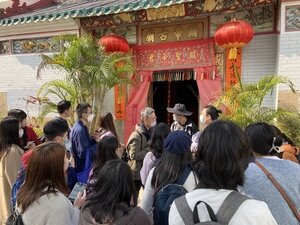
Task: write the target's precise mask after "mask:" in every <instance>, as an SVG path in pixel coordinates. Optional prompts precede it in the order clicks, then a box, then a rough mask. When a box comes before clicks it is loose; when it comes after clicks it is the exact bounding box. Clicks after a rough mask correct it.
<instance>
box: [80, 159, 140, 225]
mask: <svg viewBox="0 0 300 225" xmlns="http://www.w3.org/2000/svg"><path fill="white" fill-rule="evenodd" d="M94 191H95V193H94V194H93V195H92V196H91V197H90V198H88V200H87V202H86V204H85V206H84V207H83V209H82V211H84V210H86V209H89V210H90V212H91V215H92V217H93V218H94V219H95V220H96V222H97V223H99V224H111V223H113V222H114V221H115V219H116V215H115V212H116V210H118V209H121V210H122V209H125V210H128V208H129V207H130V200H131V196H132V195H133V194H134V193H135V187H134V183H133V178H132V172H131V169H130V167H129V166H128V165H127V164H126V163H125V162H124V161H123V160H120V159H116V160H111V161H109V162H107V163H106V164H105V165H104V166H103V168H102V169H101V170H100V172H99V173H98V176H97V181H96V183H95V186H94Z"/></svg>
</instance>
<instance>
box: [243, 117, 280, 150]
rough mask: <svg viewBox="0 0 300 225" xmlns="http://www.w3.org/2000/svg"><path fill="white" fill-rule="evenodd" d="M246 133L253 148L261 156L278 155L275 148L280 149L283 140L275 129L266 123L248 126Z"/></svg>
mask: <svg viewBox="0 0 300 225" xmlns="http://www.w3.org/2000/svg"><path fill="white" fill-rule="evenodd" d="M244 132H245V133H246V135H247V136H248V138H249V140H250V143H251V148H252V150H253V151H254V152H255V153H258V154H260V155H278V152H277V151H275V150H276V148H275V147H280V146H281V145H282V143H283V138H282V137H280V136H278V135H277V133H276V131H275V129H274V127H272V125H269V124H267V123H264V122H258V123H253V124H250V125H248V126H247V127H246V128H245V130H244Z"/></svg>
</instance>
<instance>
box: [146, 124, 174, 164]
mask: <svg viewBox="0 0 300 225" xmlns="http://www.w3.org/2000/svg"><path fill="white" fill-rule="evenodd" d="M170 132H171V130H170V127H169V126H168V125H167V124H166V123H158V124H157V125H156V126H155V127H154V128H153V131H152V134H151V137H150V140H149V149H150V151H151V152H152V153H153V155H154V156H155V158H156V159H159V158H160V157H161V155H162V153H163V149H164V140H165V138H166V137H167V136H168V134H169V133H170Z"/></svg>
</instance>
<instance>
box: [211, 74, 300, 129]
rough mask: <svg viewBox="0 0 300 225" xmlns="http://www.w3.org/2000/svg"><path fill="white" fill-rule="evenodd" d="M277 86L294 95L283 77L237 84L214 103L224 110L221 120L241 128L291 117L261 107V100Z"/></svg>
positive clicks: (291, 86) (292, 85)
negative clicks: (288, 90) (229, 121)
mask: <svg viewBox="0 0 300 225" xmlns="http://www.w3.org/2000/svg"><path fill="white" fill-rule="evenodd" d="M278 84H285V85H288V86H289V88H290V89H291V91H292V92H294V93H295V86H294V84H293V83H292V82H291V81H290V80H289V79H288V78H286V77H284V76H277V75H270V76H265V77H263V78H262V79H260V80H259V81H258V82H256V83H242V82H239V83H238V84H236V85H235V86H233V87H232V88H230V89H229V90H227V91H225V92H224V93H222V94H221V96H220V98H219V99H218V100H217V101H216V102H215V103H214V104H215V105H216V106H218V107H220V106H221V105H223V106H224V107H225V108H226V113H225V115H224V116H223V119H228V120H231V121H233V122H235V123H237V124H238V125H239V126H241V127H246V126H247V125H249V124H251V123H254V122H266V123H270V124H275V125H276V123H277V120H278V119H280V118H283V117H291V116H293V115H294V114H293V112H291V111H289V110H287V109H283V108H279V109H273V108H268V107H264V106H263V100H264V99H265V97H266V96H267V95H268V94H269V93H270V94H272V92H273V90H274V88H276V87H277V85H278Z"/></svg>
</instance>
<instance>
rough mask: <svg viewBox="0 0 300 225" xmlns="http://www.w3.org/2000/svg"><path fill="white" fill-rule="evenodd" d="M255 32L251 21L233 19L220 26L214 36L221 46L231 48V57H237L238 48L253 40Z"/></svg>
mask: <svg viewBox="0 0 300 225" xmlns="http://www.w3.org/2000/svg"><path fill="white" fill-rule="evenodd" d="M253 34H254V32H253V28H252V26H251V25H250V24H249V23H247V22H245V21H242V20H240V21H236V20H232V21H230V22H228V23H225V24H223V25H221V26H220V27H218V29H217V31H216V33H215V35H214V38H215V41H216V44H217V45H219V46H220V47H223V48H230V52H229V59H235V58H236V55H237V48H240V47H243V46H244V45H246V44H248V43H249V42H250V41H251V40H252V38H253Z"/></svg>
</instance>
